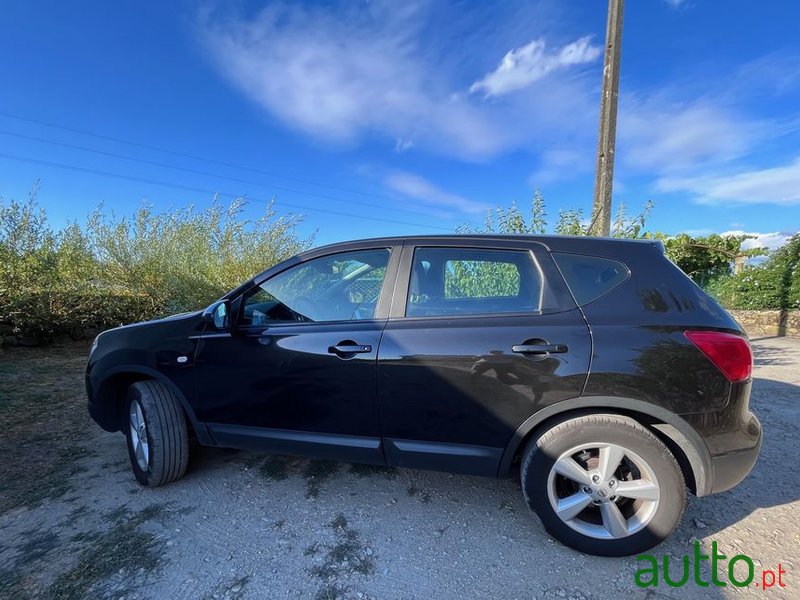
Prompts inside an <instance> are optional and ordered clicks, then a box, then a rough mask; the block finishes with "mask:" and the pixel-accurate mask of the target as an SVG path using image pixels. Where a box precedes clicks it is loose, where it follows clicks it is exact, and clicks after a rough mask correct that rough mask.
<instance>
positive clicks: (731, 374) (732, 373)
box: [684, 331, 753, 382]
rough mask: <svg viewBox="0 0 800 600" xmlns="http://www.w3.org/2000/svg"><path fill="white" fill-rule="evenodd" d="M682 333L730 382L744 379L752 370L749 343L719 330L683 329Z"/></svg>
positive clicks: (751, 354)
mask: <svg viewBox="0 0 800 600" xmlns="http://www.w3.org/2000/svg"><path fill="white" fill-rule="evenodd" d="M684 335H685V336H686V337H687V338H689V339H690V340H691V342H692V343H693V344H694V345H695V346H697V348H698V349H699V350H700V352H702V353H703V354H705V355H706V356H707V357H708V360H710V361H711V362H712V363H714V364H715V365H716V367H717V368H718V369H719V370H720V371H722V374H723V375H725V377H726V378H727V379H728V380H729V381H732V382H736V381H745V380H746V379H748V378H749V377H750V373H751V372H752V370H753V353H752V351H751V350H750V344H749V343H747V340H746V339H745V338H743V337H741V336H738V335H733V334H730V333H723V332H721V331H685V332H684Z"/></svg>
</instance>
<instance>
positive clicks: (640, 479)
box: [520, 414, 686, 556]
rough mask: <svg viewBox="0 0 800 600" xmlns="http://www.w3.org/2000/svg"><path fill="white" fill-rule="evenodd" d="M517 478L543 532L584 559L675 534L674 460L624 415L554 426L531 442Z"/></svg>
mask: <svg viewBox="0 0 800 600" xmlns="http://www.w3.org/2000/svg"><path fill="white" fill-rule="evenodd" d="M617 461H618V463H617ZM615 464H616V465H617V466H616V467H615V466H614V465H615ZM520 477H521V482H522V490H523V494H524V495H525V500H526V502H527V503H528V506H529V507H530V508H531V509H533V510H534V511H535V512H536V513H537V514H538V515H539V518H540V519H541V521H542V524H543V525H544V527H545V529H546V530H547V531H548V533H550V535H552V536H553V537H554V538H556V539H557V540H559V541H560V542H562V543H564V544H566V545H567V546H570V547H571V548H574V549H575V550H578V551H580V552H584V553H586V554H594V555H599V556H629V555H633V554H638V553H641V552H644V551H645V550H648V549H650V548H652V547H653V546H656V545H657V544H659V543H661V542H662V541H664V540H665V539H666V538H667V537H669V536H670V534H672V532H673V531H674V530H675V528H676V527H677V526H678V523H679V522H680V519H681V516H682V515H683V511H684V508H685V505H686V484H685V482H684V478H683V473H682V472H681V470H680V467H679V466H678V463H677V462H676V460H675V457H674V456H673V455H672V454H671V453H670V451H669V450H668V449H667V447H666V446H665V445H664V444H663V443H662V442H661V440H659V439H658V438H657V437H656V436H655V435H653V434H652V433H651V432H650V431H649V430H648V429H646V428H645V427H644V426H642V425H641V424H640V423H638V422H637V421H635V420H634V419H631V418H629V417H624V416H621V415H613V414H593V415H586V416H580V417H573V418H567V419H565V420H563V421H561V422H560V423H558V424H556V425H554V426H553V427H551V428H550V429H548V430H547V431H546V432H545V433H543V434H542V435H541V436H538V437H537V438H535V439H533V440H532V441H531V442H530V443H529V445H528V447H527V449H526V450H525V453H524V454H523V459H522V464H521V469H520Z"/></svg>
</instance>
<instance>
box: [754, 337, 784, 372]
mask: <svg viewBox="0 0 800 600" xmlns="http://www.w3.org/2000/svg"><path fill="white" fill-rule="evenodd" d="M777 339H781V336H769V337H759V338H750V343H751V344H753V345H754V346H756V347H755V348H754V350H755V351H754V357H753V364H754V365H755V366H757V367H766V366H773V367H778V366H782V365H790V364H792V363H794V362H795V360H794V359H793V357H791V356H787V353H786V351H785V349H784V348H782V347H781V346H769V345H766V344H761V343H759V342H768V341H769V340H777Z"/></svg>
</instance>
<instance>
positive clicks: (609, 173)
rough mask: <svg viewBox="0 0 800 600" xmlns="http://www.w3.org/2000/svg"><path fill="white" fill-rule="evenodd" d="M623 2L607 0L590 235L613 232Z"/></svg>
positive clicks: (620, 0)
mask: <svg viewBox="0 0 800 600" xmlns="http://www.w3.org/2000/svg"><path fill="white" fill-rule="evenodd" d="M623 4H624V0H608V24H607V25H606V52H605V60H604V61H603V93H602V97H601V99H600V133H599V135H598V140H597V173H596V175H595V181H594V202H593V204H592V225H591V226H590V231H589V233H590V234H591V235H606V236H607V235H610V234H611V188H612V185H613V182H614V145H615V143H616V138H617V99H618V96H619V58H620V53H621V52H622V12H623Z"/></svg>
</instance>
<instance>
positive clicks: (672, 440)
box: [497, 396, 712, 496]
mask: <svg viewBox="0 0 800 600" xmlns="http://www.w3.org/2000/svg"><path fill="white" fill-rule="evenodd" d="M601 412H607V413H612V414H619V415H623V416H627V417H630V418H632V419H635V420H636V421H638V422H639V423H641V424H642V425H644V426H645V427H647V428H648V429H649V430H650V431H652V432H653V433H654V434H655V435H656V436H657V437H658V438H659V439H660V440H661V441H662V442H663V443H664V444H665V445H666V446H667V448H669V450H670V452H672V454H673V455H674V456H675V459H676V460H677V461H678V464H679V465H680V467H681V470H682V471H683V475H684V479H685V480H686V484H687V486H688V487H689V489H690V490H691V491H692V492H693V493H694V494H696V495H697V496H705V495H707V494H709V493H711V484H712V481H711V479H710V478H711V475H712V470H711V457H710V455H709V453H708V449H707V448H706V445H705V443H704V442H703V440H702V438H701V437H700V435H699V434H698V433H697V432H696V431H695V430H694V429H693V428H692V427H691V425H689V424H688V423H687V422H686V421H685V420H684V419H682V418H681V417H680V416H678V415H675V414H673V413H671V412H670V411H668V410H666V409H664V408H661V407H659V406H656V405H654V404H650V403H649V402H644V401H642V400H635V399H633V398H619V397H615V396H589V397H581V398H573V399H571V400H564V401H561V402H559V403H557V404H553V405H551V406H548V407H546V408H544V409H542V410H540V411H538V412H537V413H536V414H534V415H532V416H530V417H528V419H526V420H525V421H524V422H523V423H522V425H520V426H519V427H518V428H517V430H516V431H515V432H514V435H513V436H512V437H511V440H510V441H509V442H508V444H507V445H506V447H505V450H504V451H503V456H502V458H501V460H500V467H499V469H498V473H497V474H498V476H499V477H505V476H508V475H509V473H510V472H511V468H512V465H513V464H514V463H515V462H516V461H517V460H518V459H519V457H520V456H521V454H522V452H523V451H524V450H525V447H526V446H527V444H528V442H529V441H530V440H531V439H534V438H536V437H538V436H539V435H541V434H542V433H544V432H545V431H547V430H548V429H550V427H551V426H552V425H553V424H554V423H555V422H556V421H559V420H563V419H564V418H571V417H578V416H582V415H587V414H596V413H601Z"/></svg>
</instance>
